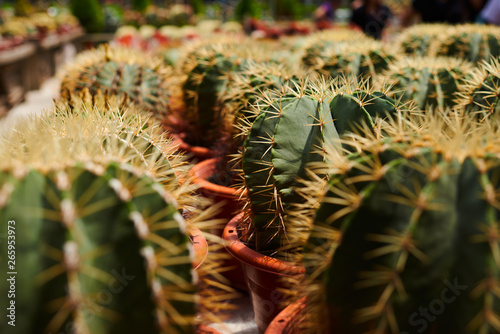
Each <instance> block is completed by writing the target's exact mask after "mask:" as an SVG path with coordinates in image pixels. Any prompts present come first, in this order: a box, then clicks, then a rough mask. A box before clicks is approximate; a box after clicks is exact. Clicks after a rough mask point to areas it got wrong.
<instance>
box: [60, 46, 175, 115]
mask: <svg viewBox="0 0 500 334" xmlns="http://www.w3.org/2000/svg"><path fill="white" fill-rule="evenodd" d="M169 71H170V70H169V68H167V67H165V66H164V65H163V64H162V61H161V59H159V58H153V59H151V57H148V56H147V55H145V54H144V53H142V52H140V51H134V50H131V49H125V48H119V47H111V48H110V47H108V46H106V45H105V46H101V47H99V48H97V49H94V50H90V51H86V52H83V53H81V54H80V55H79V56H78V57H77V58H76V59H75V60H74V61H73V62H72V63H71V64H70V65H69V66H68V67H67V69H66V71H65V74H64V77H63V79H62V83H61V93H62V95H63V97H66V98H68V96H67V92H68V91H70V92H81V91H82V90H83V89H85V88H87V89H88V90H89V91H90V93H91V94H95V93H96V92H97V90H102V91H107V93H108V94H109V95H118V96H124V95H125V94H126V95H128V97H129V98H130V99H131V101H132V102H134V103H136V104H137V105H140V106H141V107H143V108H144V109H146V110H148V111H150V112H153V113H155V114H159V115H163V114H165V113H167V111H168V97H169V93H168V77H169Z"/></svg>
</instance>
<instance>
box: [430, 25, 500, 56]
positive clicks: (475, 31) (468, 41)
mask: <svg viewBox="0 0 500 334" xmlns="http://www.w3.org/2000/svg"><path fill="white" fill-rule="evenodd" d="M446 32H447V33H445V34H442V35H440V37H439V39H438V43H437V45H436V48H437V49H436V55H438V56H447V57H456V58H461V59H465V60H468V61H470V62H473V63H477V62H480V61H481V60H486V61H489V60H490V59H491V58H492V57H493V58H497V57H499V56H500V28H499V27H496V26H486V25H476V24H466V25H462V26H456V27H454V28H453V29H447V31H446Z"/></svg>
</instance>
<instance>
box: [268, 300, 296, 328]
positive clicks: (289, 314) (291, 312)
mask: <svg viewBox="0 0 500 334" xmlns="http://www.w3.org/2000/svg"><path fill="white" fill-rule="evenodd" d="M305 307H306V297H302V298H301V299H299V300H297V301H296V302H295V303H292V304H290V305H288V306H287V307H285V308H284V309H283V311H281V312H280V313H279V314H278V315H277V316H276V318H274V319H273V321H272V322H271V323H270V324H269V327H267V329H266V332H265V334H283V333H284V331H285V329H286V328H287V327H288V325H289V324H290V323H291V322H292V321H294V320H296V318H297V314H298V313H299V312H300V311H302V310H303V309H304V308H305Z"/></svg>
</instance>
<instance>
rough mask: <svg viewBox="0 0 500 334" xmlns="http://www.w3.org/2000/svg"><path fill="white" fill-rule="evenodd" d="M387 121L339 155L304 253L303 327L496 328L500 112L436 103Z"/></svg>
mask: <svg viewBox="0 0 500 334" xmlns="http://www.w3.org/2000/svg"><path fill="white" fill-rule="evenodd" d="M388 123H389V124H385V125H384V124H382V125H380V126H377V127H376V129H377V130H376V131H375V132H365V133H363V134H362V135H353V136H351V137H350V138H349V139H346V141H348V142H349V143H348V144H349V146H350V147H355V148H356V149H355V151H354V153H351V154H349V155H343V156H342V155H336V156H335V157H333V156H332V157H331V159H329V162H328V164H327V165H328V166H327V167H326V168H327V169H329V170H331V171H332V174H331V175H330V178H329V180H328V182H327V185H326V187H325V185H322V186H320V187H319V188H321V189H319V191H323V193H324V195H323V198H322V200H321V205H320V207H319V209H318V211H317V212H316V215H315V218H314V223H313V230H312V232H311V234H310V237H309V240H308V241H307V244H306V246H305V250H304V253H303V261H304V262H303V263H304V264H305V266H306V268H307V279H306V282H307V288H306V290H307V291H306V297H307V302H306V307H305V309H304V311H303V313H302V315H301V316H302V317H305V319H304V321H303V325H302V326H306V327H301V326H300V325H299V324H297V323H295V328H299V332H300V328H301V330H305V328H307V330H308V331H309V330H310V331H311V332H313V333H361V332H363V333H365V332H368V333H375V332H383V333H401V332H406V333H417V332H422V333H432V332H436V333H447V332H453V333H479V332H496V331H497V330H496V328H495V326H496V325H495V324H494V322H493V321H492V319H493V318H491V315H494V314H497V313H498V309H497V308H496V307H495V306H493V305H496V300H497V298H498V297H497V296H496V295H495V294H494V293H492V292H491V289H492V286H490V285H485V284H484V282H485V281H489V280H492V281H496V280H497V278H496V274H495V273H496V269H495V268H497V266H498V264H497V262H496V261H495V260H494V258H495V253H496V247H497V239H496V238H493V237H492V235H493V234H492V233H494V232H492V231H496V229H497V209H493V207H494V206H495V205H496V204H495V203H496V201H497V195H495V194H496V192H497V190H498V187H499V184H498V181H497V178H496V177H494V175H497V173H498V172H497V171H496V169H497V168H498V149H497V147H498V124H499V123H498V119H497V118H495V119H494V120H491V124H485V123H483V124H479V123H476V122H475V121H474V116H472V115H463V116H458V117H451V118H450V117H449V116H447V115H445V114H444V113H437V112H435V114H434V115H433V116H432V117H429V115H427V116H425V117H418V118H411V119H405V118H400V119H397V120H395V121H390V122H388ZM367 139H368V140H367ZM324 168H325V167H324ZM487 212H488V213H487ZM471 254H474V256H472V255H471ZM477 257H479V258H480V259H481V261H478V259H477ZM483 287H484V288H483ZM450 296H451V298H452V299H450V298H448V297H450ZM490 303H491V304H490ZM490 305H491V307H490ZM438 309H439V310H438ZM485 309H487V310H489V311H491V312H492V313H491V314H489V313H487V312H485ZM419 310H427V311H429V313H428V314H429V315H430V316H429V317H422V313H419ZM427 311H426V312H427ZM478 319H480V320H478ZM311 326H312V328H311ZM284 333H287V332H286V331H285V332H284Z"/></svg>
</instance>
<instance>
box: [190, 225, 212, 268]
mask: <svg viewBox="0 0 500 334" xmlns="http://www.w3.org/2000/svg"><path fill="white" fill-rule="evenodd" d="M189 238H190V239H191V242H192V244H193V250H194V259H193V269H194V270H196V269H198V268H199V267H200V266H201V265H202V264H203V262H205V259H206V258H207V256H208V243H207V239H206V238H205V236H204V235H203V232H201V231H200V229H199V228H197V227H193V226H191V227H190V228H189Z"/></svg>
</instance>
